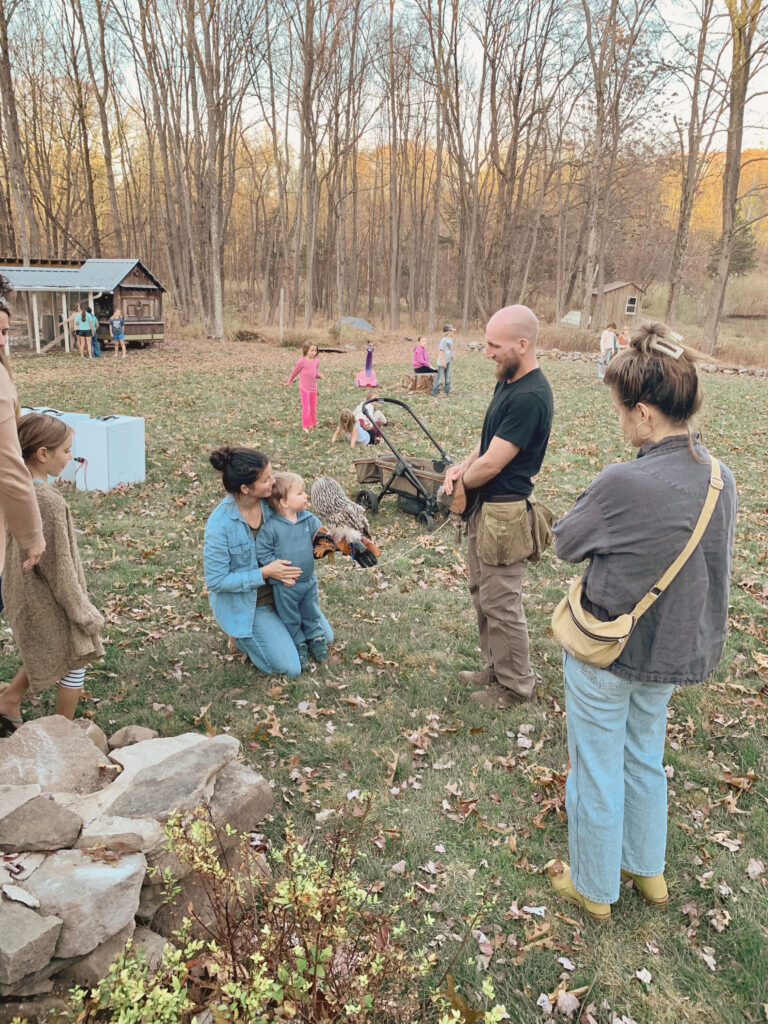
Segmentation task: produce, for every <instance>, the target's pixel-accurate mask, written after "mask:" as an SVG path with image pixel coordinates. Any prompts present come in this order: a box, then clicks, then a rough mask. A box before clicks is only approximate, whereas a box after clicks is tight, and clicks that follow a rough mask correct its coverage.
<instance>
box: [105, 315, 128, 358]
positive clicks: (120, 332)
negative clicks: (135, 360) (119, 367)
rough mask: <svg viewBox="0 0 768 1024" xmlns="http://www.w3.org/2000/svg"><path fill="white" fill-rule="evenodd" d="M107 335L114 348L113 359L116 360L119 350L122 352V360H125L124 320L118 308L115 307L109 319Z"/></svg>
mask: <svg viewBox="0 0 768 1024" xmlns="http://www.w3.org/2000/svg"><path fill="white" fill-rule="evenodd" d="M109 333H110V334H111V336H112V342H113V344H114V346H115V359H117V356H118V352H119V350H120V348H122V350H123V359H125V354H126V353H125V319H124V318H123V311H122V309H121V308H120V306H115V308H114V310H113V312H112V316H111V317H110V318H109Z"/></svg>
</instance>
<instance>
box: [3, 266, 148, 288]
mask: <svg viewBox="0 0 768 1024" xmlns="http://www.w3.org/2000/svg"><path fill="white" fill-rule="evenodd" d="M137 263H138V264H139V266H140V267H141V268H142V270H143V271H144V272H145V273H146V274H147V276H148V277H149V278H150V279H151V280H152V281H153V282H154V284H152V285H148V286H147V287H149V288H157V289H159V290H160V291H165V289H164V288H163V286H162V285H161V284H160V282H159V281H158V280H157V278H156V277H155V276H154V275H153V274H151V273H150V272H149V271H148V270H147V268H146V267H145V266H144V264H143V263H142V262H141V260H132V259H127V260H86V261H85V263H84V264H83V265H82V267H0V274H4V275H5V277H7V278H8V280H9V281H10V283H11V285H12V287H13V289H14V291H17V292H112V291H114V290H115V288H117V287H118V285H119V284H120V283H121V282H122V281H123V280H125V278H126V277H127V276H128V274H130V272H131V271H132V270H133V268H134V267H135V266H136V264H137Z"/></svg>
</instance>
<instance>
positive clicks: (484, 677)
mask: <svg viewBox="0 0 768 1024" xmlns="http://www.w3.org/2000/svg"><path fill="white" fill-rule="evenodd" d="M456 678H457V679H458V681H459V682H460V683H462V684H463V685H465V686H486V685H487V684H488V683H495V682H496V675H495V673H494V671H493V669H492V668H484V669H483V670H482V672H467V671H464V672H457V673H456Z"/></svg>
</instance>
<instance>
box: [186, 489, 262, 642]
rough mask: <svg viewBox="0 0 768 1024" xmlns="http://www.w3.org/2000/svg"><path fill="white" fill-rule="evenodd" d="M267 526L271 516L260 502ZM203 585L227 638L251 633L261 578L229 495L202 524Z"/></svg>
mask: <svg viewBox="0 0 768 1024" xmlns="http://www.w3.org/2000/svg"><path fill="white" fill-rule="evenodd" d="M261 512H262V515H263V517H264V522H265V523H266V522H267V520H268V519H270V518H271V517H272V516H273V515H274V513H273V512H272V510H271V509H270V507H269V505H268V504H267V503H266V501H263V500H262V502H261ZM203 562H204V565H205V585H206V587H207V588H208V600H209V602H210V605H211V611H212V612H213V617H214V618H215V619H216V621H217V622H218V624H219V625H220V626H221V628H222V629H223V630H224V632H225V633H227V634H228V635H229V636H233V637H235V638H240V637H248V636H251V635H252V633H253V615H254V612H255V611H256V599H257V597H258V589H259V587H261V586H263V585H264V577H263V576H262V575H261V569H260V568H259V564H258V562H257V560H256V541H255V540H254V537H253V534H252V533H251V528H250V526H249V525H248V523H246V521H245V520H244V519H243V517H242V515H241V514H240V509H239V508H238V507H237V502H236V501H235V499H234V497H233V496H232V495H231V494H228V495H227V496H226V498H224V500H223V501H221V502H219V504H218V505H217V506H216V508H215V509H214V510H213V512H211V514H210V516H209V517H208V522H207V523H206V524H205V535H204V540H203Z"/></svg>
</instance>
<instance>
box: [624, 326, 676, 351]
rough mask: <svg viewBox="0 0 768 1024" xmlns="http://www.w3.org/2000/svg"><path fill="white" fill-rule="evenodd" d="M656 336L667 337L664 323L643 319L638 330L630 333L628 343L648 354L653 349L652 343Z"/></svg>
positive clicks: (666, 328)
mask: <svg viewBox="0 0 768 1024" xmlns="http://www.w3.org/2000/svg"><path fill="white" fill-rule="evenodd" d="M657 338H659V339H668V338H669V328H668V327H667V325H666V324H662V323H659V322H658V321H657V322H655V323H651V322H650V321H649V320H645V321H643V323H642V324H641V325H640V330H639V331H636V332H635V333H634V334H633V335H632V338H631V339H630V342H629V343H630V346H631V347H632V348H634V349H637V350H638V351H639V352H644V353H646V354H648V353H650V352H651V350H652V349H653V343H654V341H655V340H656V339H657Z"/></svg>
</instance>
